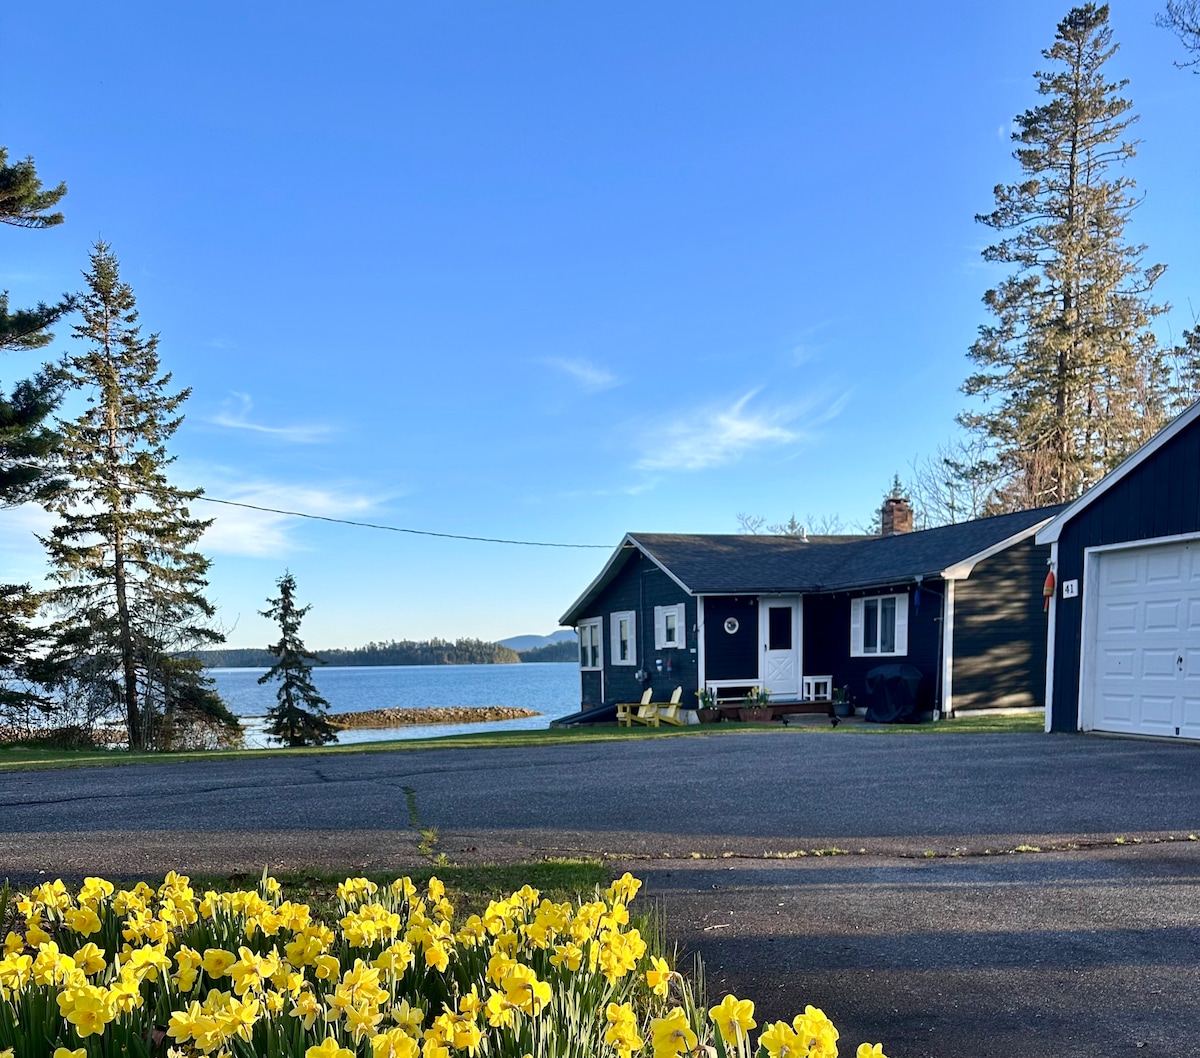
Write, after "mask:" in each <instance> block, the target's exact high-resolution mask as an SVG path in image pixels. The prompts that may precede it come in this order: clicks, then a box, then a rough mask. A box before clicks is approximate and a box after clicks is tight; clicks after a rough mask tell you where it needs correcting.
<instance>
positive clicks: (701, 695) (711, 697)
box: [696, 687, 721, 724]
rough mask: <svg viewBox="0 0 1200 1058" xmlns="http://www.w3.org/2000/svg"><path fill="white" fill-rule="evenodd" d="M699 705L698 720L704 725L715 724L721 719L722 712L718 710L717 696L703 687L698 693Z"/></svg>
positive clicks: (697, 709)
mask: <svg viewBox="0 0 1200 1058" xmlns="http://www.w3.org/2000/svg"><path fill="white" fill-rule="evenodd" d="M696 697H697V699H699V704H698V705H697V707H696V719H697V720H699V721H700V723H702V724H715V723H716V722H717V721H718V720H720V719H721V710H720V709H718V708H717V695H716V692H715V691H711V690H709V689H708V688H707V687H701V688H700V690H698V691H697V692H696Z"/></svg>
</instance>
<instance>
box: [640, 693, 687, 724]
mask: <svg viewBox="0 0 1200 1058" xmlns="http://www.w3.org/2000/svg"><path fill="white" fill-rule="evenodd" d="M682 697H683V688H682V687H676V688H675V690H673V691H672V692H671V701H670V702H669V703H668V702H650V703H649V704H648V705H642V706H639V707H638V711H637V713H635V714H634V716H633V719H634V720H635V721H636V722H637V723H639V724H645V725H646V726H647V727H658V722H659V720H660V719H661V718H662V715H663V710H665V709H670V708H675V709H678V708H679V700H680V699H681V698H682Z"/></svg>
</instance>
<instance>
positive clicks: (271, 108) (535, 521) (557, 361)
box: [0, 0, 1200, 647]
mask: <svg viewBox="0 0 1200 1058" xmlns="http://www.w3.org/2000/svg"><path fill="white" fill-rule="evenodd" d="M1068 6H1069V5H1068V4H1066V3H1044V2H1033V0H1030V2H1011V0H1006V2H999V0H995V2H980V3H976V4H971V5H963V4H961V3H928V4H910V5H898V4H894V3H886V4H885V3H863V4H854V5H850V4H842V5H826V4H822V5H816V4H796V3H784V2H780V3H765V2H764V3H758V4H753V5H733V6H731V5H717V4H696V3H688V4H684V3H656V4H650V5H648V4H630V3H612V2H609V3H605V4H593V3H572V4H551V3H510V4H484V3H456V2H443V3H436V4H435V3H426V4H390V3H388V4H385V3H355V2H351V3H346V4H342V5H337V6H335V7H330V6H329V5H327V4H322V5H316V4H305V3H296V2H293V3H286V4H285V3H245V2H238V3H221V2H210V3H205V4H200V5H182V4H162V3H148V2H147V3H140V4H139V3H125V2H117V3H114V4H107V5H96V4H85V3H80V2H75V0H68V2H65V3H62V4H59V5H56V6H55V8H54V10H53V13H52V14H50V15H47V16H46V17H45V18H44V19H43V20H42V24H41V28H42V30H43V32H44V35H45V39H46V41H47V43H45V44H44V45H39V46H38V47H36V48H35V47H16V46H11V42H13V41H16V40H19V39H21V38H22V37H23V35H24V34H26V33H28V26H27V25H26V24H23V23H20V22H19V21H18V15H17V12H16V11H15V10H13V9H11V6H5V7H4V8H3V9H0V38H3V39H5V40H8V41H10V46H9V47H6V48H5V60H4V63H3V65H2V66H0V121H2V126H0V127H2V128H3V130H4V131H3V139H2V142H4V143H5V144H6V145H7V146H8V147H9V149H10V151H11V152H12V153H13V154H14V155H16V156H22V155H24V154H32V155H33V156H34V157H35V159H36V161H37V164H38V167H39V171H40V172H41V174H42V176H43V179H44V180H45V181H46V182H47V183H54V182H57V181H58V180H59V179H65V180H66V181H67V182H68V184H69V187H70V194H69V195H68V197H67V199H66V200H65V203H64V208H65V211H66V213H67V223H66V224H65V225H63V226H62V227H60V228H57V229H55V230H52V231H48V232H41V233H38V232H24V231H17V230H14V229H5V230H3V231H0V287H3V288H7V289H8V290H9V291H10V294H11V298H12V302H13V304H14V305H23V304H26V303H28V302H33V301H36V300H39V299H44V298H48V297H51V296H54V295H56V294H57V293H58V292H60V291H63V290H67V289H74V288H76V287H77V286H78V285H79V273H80V269H81V268H83V267H84V266H85V265H86V257H87V252H88V248H89V246H90V244H91V243H92V242H93V241H94V240H95V239H96V237H97V236H103V237H104V238H105V239H107V240H108V241H110V242H111V243H112V244H113V247H114V250H115V251H116V253H117V254H118V256H119V258H120V259H121V262H122V265H123V271H124V276H125V278H126V279H128V280H129V282H130V283H131V284H132V285H133V287H134V290H135V293H136V294H137V297H138V302H139V309H140V311H141V316H142V321H143V324H144V326H145V328H146V329H147V330H153V331H158V332H160V334H161V336H162V345H161V354H162V358H163V362H164V365H165V366H166V367H167V368H168V369H170V370H172V371H174V372H175V377H176V379H177V380H178V381H179V382H180V383H181V384H184V385H189V386H192V387H193V395H192V398H191V401H190V402H189V404H188V407H187V421H186V422H185V423H184V425H183V427H182V428H181V429H180V431H179V433H178V434H177V435H176V442H177V443H176V445H175V452H176V454H177V456H178V462H177V464H176V471H175V478H176V480H177V481H178V482H179V483H180V484H185V485H202V486H204V487H205V488H206V489H207V490H208V492H209V493H210V494H211V495H213V496H217V497H224V498H229V499H238V500H245V501H247V502H251V503H259V504H264V505H267V506H277V507H285V508H289V509H302V510H307V511H312V512H314V513H318V514H325V515H331V516H335V517H349V518H361V519H365V520H368V521H374V522H383V523H388V524H392V525H399V526H407V527H412V528H417V529H428V530H435V531H441V532H449V533H464V534H473V535H484V536H503V537H516V538H523V539H535V540H551V541H565V542H573V543H591V544H604V545H609V546H611V545H615V544H616V543H617V542H618V541H619V539H620V537H621V534H622V533H623V532H625V531H626V530H645V531H651V530H652V531H682V532H733V531H736V529H737V518H736V516H737V514H738V512H740V511H745V512H757V513H761V514H763V515H766V516H767V517H768V518H770V519H772V520H775V519H780V520H782V519H786V518H787V517H788V516H789V515H790V514H792V513H793V512H794V513H795V514H796V515H797V516H798V517H801V518H803V517H804V516H805V515H806V514H808V513H811V514H813V515H818V516H819V515H829V514H838V515H840V516H841V517H842V518H843V519H844V520H845V521H847V522H848V523H854V522H859V521H866V520H868V519H869V518H870V516H871V513H872V511H873V509H874V508H875V506H876V505H877V503H878V501H879V498H880V496H881V495H882V493H883V492H884V490H885V489H886V487H887V486H888V485H889V484H890V482H891V479H892V475H893V473H896V472H899V473H901V474H902V475H903V474H904V473H905V472H906V471H907V468H908V465H909V463H910V461H911V460H913V459H914V458H916V457H921V456H923V455H926V454H928V453H929V452H931V451H932V450H933V449H934V448H935V447H936V446H937V445H938V444H939V443H942V442H944V441H945V440H946V439H947V438H948V437H949V436H950V435H951V434H952V433H953V430H954V426H953V419H954V415H955V413H956V412H958V411H959V410H960V409H961V408H962V407H963V406H964V398H963V397H962V396H961V394H960V393H959V391H958V387H959V385H960V384H961V382H962V379H963V377H964V376H965V374H966V373H967V368H968V364H967V361H966V358H965V351H966V349H967V347H968V346H969V345H970V343H971V341H972V340H973V338H974V335H975V330H976V328H977V327H978V325H979V324H980V323H981V322H982V321H983V320H984V318H985V315H984V312H983V309H982V306H981V304H980V298H981V296H982V294H983V292H984V290H985V289H986V287H987V286H989V285H991V284H992V283H994V282H995V281H996V279H997V278H998V277H999V275H1000V274H1001V273H1000V272H998V271H996V270H995V269H993V268H991V267H988V266H985V265H983V264H982V263H981V261H980V258H979V251H980V249H981V248H982V247H983V246H984V245H985V244H986V243H987V242H988V241H989V240H988V235H989V232H988V230H987V229H986V228H983V227H982V226H980V225H977V224H975V223H974V221H973V217H974V214H975V213H977V212H981V211H983V210H986V209H988V208H989V207H990V204H991V189H992V187H993V185H994V184H996V183H999V182H1001V181H1006V180H1011V179H1013V178H1014V177H1015V175H1016V172H1017V170H1016V163H1015V162H1013V161H1012V160H1011V157H1010V152H1011V145H1010V143H1009V141H1008V134H1009V131H1010V122H1011V120H1012V118H1013V116H1014V115H1015V114H1016V113H1018V112H1020V111H1022V110H1024V109H1026V108H1027V107H1029V106H1032V105H1035V104H1036V101H1037V100H1036V96H1035V93H1034V81H1033V78H1032V73H1033V71H1034V70H1035V69H1037V68H1039V66H1041V65H1042V60H1041V57H1040V54H1039V52H1040V49H1042V48H1044V47H1048V46H1049V45H1050V44H1051V43H1052V41H1053V35H1054V28H1055V25H1056V24H1057V22H1058V20H1059V19H1060V18H1062V16H1063V15H1064V14H1065V13H1066V11H1067V8H1068ZM1157 6H1158V5H1156V4H1153V3H1142V2H1139V3H1124V4H1118V5H1116V6H1115V7H1114V10H1113V15H1112V24H1113V27H1114V31H1115V34H1116V39H1117V41H1118V42H1119V43H1120V44H1121V51H1120V52H1119V53H1118V55H1117V57H1116V58H1115V59H1114V60H1113V61H1112V63H1111V64H1110V68H1111V69H1112V71H1113V72H1114V74H1117V75H1120V76H1123V77H1128V78H1129V79H1130V81H1131V84H1130V86H1129V88H1128V90H1127V94H1128V95H1129V97H1130V98H1131V99H1132V100H1133V101H1134V103H1135V107H1136V110H1137V111H1138V112H1139V113H1140V114H1141V121H1140V123H1139V124H1138V126H1137V134H1138V135H1139V136H1140V137H1141V138H1142V139H1143V141H1144V142H1143V144H1142V146H1141V148H1140V153H1139V157H1138V158H1137V159H1136V160H1135V161H1134V163H1133V164H1132V166H1131V170H1130V171H1131V173H1132V175H1133V176H1134V177H1135V178H1136V179H1137V180H1138V182H1139V186H1140V189H1141V191H1142V192H1144V194H1145V200H1144V202H1143V203H1142V205H1141V207H1140V208H1139V209H1138V211H1137V213H1136V218H1135V221H1134V223H1133V225H1132V226H1131V229H1130V234H1131V236H1132V237H1133V238H1135V239H1138V240H1141V241H1143V242H1145V243H1147V244H1148V246H1149V253H1148V258H1147V259H1148V261H1162V262H1164V263H1166V264H1167V265H1168V271H1167V274H1166V276H1165V278H1164V279H1163V280H1162V282H1161V283H1160V285H1159V288H1158V290H1159V292H1160V294H1161V297H1162V298H1163V299H1165V300H1167V301H1169V302H1171V303H1172V305H1173V310H1172V312H1171V314H1170V315H1169V316H1168V317H1167V318H1165V319H1164V320H1163V321H1162V326H1161V328H1160V330H1161V331H1162V333H1164V334H1166V333H1174V334H1175V335H1176V336H1177V335H1178V334H1179V332H1180V331H1181V330H1182V329H1183V328H1184V327H1188V326H1191V324H1192V319H1193V316H1192V307H1193V306H1194V307H1195V310H1196V312H1197V313H1200V242H1198V241H1197V239H1196V237H1195V235H1196V219H1197V218H1196V197H1195V188H1196V187H1197V186H1200V137H1198V136H1197V135H1196V129H1197V121H1198V119H1200V77H1194V76H1192V75H1191V74H1188V73H1185V72H1181V71H1179V70H1177V69H1175V68H1174V67H1173V65H1172V63H1173V61H1175V60H1177V59H1181V58H1183V54H1182V51H1181V48H1180V46H1179V44H1178V42H1177V40H1176V39H1175V38H1174V37H1173V36H1171V35H1170V34H1168V33H1167V32H1165V31H1163V30H1160V29H1157V28H1156V27H1155V26H1154V22H1153V15H1154V10H1155V8H1156V7H1157ZM968 12H969V17H968V14H967V13H968ZM66 337H67V332H66V329H65V328H60V332H59V335H58V340H57V341H56V343H55V345H54V346H53V347H52V348H53V349H63V348H65V347H66ZM26 366H27V362H23V361H22V360H21V359H20V358H17V357H12V356H10V357H8V358H7V360H6V362H4V363H3V364H0V378H4V379H9V380H11V379H12V378H14V377H16V376H17V375H18V374H19V373H20V372H21V371H22V370H24V369H25V367H26ZM205 513H206V514H207V513H212V514H215V515H216V517H217V521H216V524H215V525H214V527H213V529H212V530H211V531H210V534H209V536H208V537H207V539H206V548H207V551H208V553H209V554H211V556H212V558H213V560H214V564H213V569H212V574H211V584H212V591H211V595H212V598H213V599H214V601H216V602H217V604H218V605H219V607H220V616H221V620H222V622H223V624H224V626H225V627H226V629H227V630H228V631H229V639H230V642H231V643H232V644H234V645H260V644H263V643H265V642H266V641H267V639H268V637H269V636H270V634H271V628H270V627H269V625H268V624H267V623H266V622H265V621H264V620H263V619H262V618H260V617H258V616H257V614H256V611H257V610H258V609H260V608H261V607H262V606H263V604H264V600H265V599H266V597H267V595H268V594H270V593H271V592H272V591H273V587H274V583H273V582H274V580H275V579H276V578H277V577H278V576H279V575H280V574H281V573H282V571H283V569H284V568H285V567H287V568H290V569H291V570H292V572H293V573H294V574H295V575H296V577H297V581H298V584H299V591H300V595H301V597H302V599H304V600H306V601H308V602H311V603H312V604H313V611H312V613H311V614H310V615H309V617H308V619H307V622H306V626H305V629H306V633H307V639H308V641H309V643H310V644H311V645H315V646H318V647H332V646H350V645H355V644H358V643H361V642H364V641H366V640H369V639H375V640H382V639H388V638H393V637H395V638H401V637H412V638H426V637H428V636H432V635H440V636H446V637H455V636H459V635H474V636H481V637H484V638H500V637H504V636H507V635H513V634H517V633H524V632H549V631H550V630H551V629H552V628H554V627H555V624H556V620H557V617H558V615H559V614H561V613H562V612H563V611H564V610H565V609H566V608H567V606H568V605H569V604H570V603H571V601H572V600H573V599H574V598H575V596H576V595H577V594H578V593H579V592H580V591H581V590H582V589H583V587H584V586H585V585H586V584H587V582H588V581H589V580H590V579H591V578H592V576H593V575H594V574H595V573H596V572H597V570H598V569H599V567H600V565H601V563H602V562H603V560H604V558H605V557H606V553H605V552H604V551H579V550H577V551H572V550H550V549H542V548H515V547H504V546H500V545H491V544H472V543H461V542H452V541H444V540H433V539H424V538H417V537H410V536H401V535H396V534H390V533H381V532H373V531H368V530H361V529H352V528H349V527H340V526H333V525H323V524H319V523H301V522H296V521H295V520H291V519H286V518H278V517H274V516H267V515H257V514H254V513H251V512H244V511H232V510H227V509H223V508H206V509H205ZM40 524H42V517H41V516H40V515H39V513H38V512H35V511H30V510H18V511H10V512H0V579H5V580H8V579H15V578H18V577H20V578H26V577H33V578H36V577H37V576H38V573H39V570H40V563H41V558H40V553H39V551H38V549H37V546H36V544H35V543H34V542H33V540H32V536H31V532H32V530H33V528H35V527H36V526H38V525H40Z"/></svg>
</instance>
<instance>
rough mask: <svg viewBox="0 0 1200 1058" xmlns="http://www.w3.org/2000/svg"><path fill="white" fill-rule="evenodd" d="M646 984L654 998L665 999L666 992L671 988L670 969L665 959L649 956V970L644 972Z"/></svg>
mask: <svg viewBox="0 0 1200 1058" xmlns="http://www.w3.org/2000/svg"><path fill="white" fill-rule="evenodd" d="M646 984H647V985H649V987H650V991H651V992H653V993H654V994H655V995H656V996H661V997H662V998H663V999H666V998H667V990H668V989H669V988H670V987H671V968H670V967H669V966H668V965H667V960H666V959H660V958H659V957H658V956H657V955H651V956H650V969H649V970H647V971H646Z"/></svg>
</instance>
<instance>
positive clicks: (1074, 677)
mask: <svg viewBox="0 0 1200 1058" xmlns="http://www.w3.org/2000/svg"><path fill="white" fill-rule="evenodd" d="M1198 531H1200V420H1197V421H1195V422H1192V423H1190V424H1189V425H1188V427H1187V428H1186V429H1185V430H1183V431H1182V432H1180V433H1179V434H1177V435H1176V436H1175V437H1173V438H1172V439H1171V440H1170V441H1168V442H1167V443H1166V444H1165V445H1163V447H1162V448H1160V449H1159V450H1158V451H1157V452H1155V453H1154V454H1153V455H1151V456H1149V457H1147V458H1146V459H1145V460H1144V461H1143V462H1142V463H1141V464H1140V465H1139V466H1138V467H1137V468H1136V469H1134V470H1132V471H1130V472H1129V473H1128V474H1127V475H1125V477H1124V478H1122V479H1121V481H1119V482H1117V484H1116V485H1114V486H1113V487H1112V488H1110V489H1109V490H1108V491H1107V492H1105V493H1104V495H1102V496H1100V497H1099V498H1098V499H1097V500H1096V501H1095V502H1094V503H1092V504H1091V505H1090V506H1088V507H1085V508H1084V509H1083V510H1082V511H1081V512H1080V513H1079V514H1078V515H1076V516H1075V517H1074V518H1072V519H1071V520H1070V521H1069V522H1068V523H1067V524H1066V525H1065V526H1064V527H1063V531H1062V533H1061V534H1060V536H1059V539H1058V572H1057V577H1058V584H1059V592H1058V600H1057V603H1056V607H1057V615H1056V617H1055V642H1054V704H1053V707H1052V710H1051V712H1052V716H1051V728H1052V729H1053V730H1054V731H1075V730H1077V729H1078V727H1079V658H1080V637H1081V635H1082V621H1083V605H1084V598H1085V597H1086V595H1087V592H1088V589H1089V585H1087V584H1085V583H1084V580H1083V552H1084V549H1085V548H1088V547H1097V546H1099V545H1101V544H1119V543H1123V542H1125V541H1133V540H1150V539H1154V538H1157V537H1164V536H1179V535H1182V534H1183V533H1194V532H1198ZM1065 580H1078V581H1079V595H1078V596H1076V597H1075V598H1074V599H1064V598H1063V597H1062V588H1061V585H1062V583H1063V581H1065Z"/></svg>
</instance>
